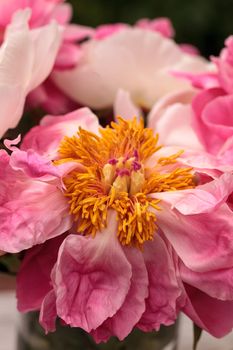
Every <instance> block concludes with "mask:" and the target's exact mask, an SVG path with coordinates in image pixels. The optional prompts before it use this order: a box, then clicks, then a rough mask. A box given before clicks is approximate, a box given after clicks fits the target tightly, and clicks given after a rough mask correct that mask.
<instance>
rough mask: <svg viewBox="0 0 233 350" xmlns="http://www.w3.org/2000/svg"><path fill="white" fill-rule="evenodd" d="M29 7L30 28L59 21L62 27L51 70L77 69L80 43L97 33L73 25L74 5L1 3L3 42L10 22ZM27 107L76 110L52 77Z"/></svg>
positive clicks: (30, 0)
mask: <svg viewBox="0 0 233 350" xmlns="http://www.w3.org/2000/svg"><path fill="white" fill-rule="evenodd" d="M26 8H29V9H30V10H31V18H30V21H29V27H30V29H36V28H37V29H38V30H40V28H42V27H44V26H46V25H48V24H50V23H51V22H56V23H57V24H59V25H60V26H61V27H62V28H63V31H62V34H61V35H62V38H61V41H60V45H59V50H58V52H57V53H56V60H55V58H54V62H53V63H54V64H53V66H51V67H50V71H51V69H52V68H53V69H56V70H64V69H70V68H73V67H74V66H76V64H77V62H78V60H79V58H80V55H81V50H80V47H79V45H78V41H79V40H82V39H83V38H85V37H86V36H90V35H92V34H93V32H94V30H93V29H92V28H89V27H85V26H79V25H75V24H70V23H69V22H70V20H71V17H72V6H71V4H69V3H65V1H64V0H36V1H35V0H1V1H0V42H1V41H2V40H3V38H4V35H5V31H6V28H7V26H8V25H9V23H10V22H11V19H12V18H13V16H14V13H15V12H17V11H18V10H23V9H26ZM46 36H47V35H46V34H45V37H46ZM45 66H46V64H45ZM50 71H49V73H50ZM35 87H36V86H35ZM27 104H28V105H29V106H30V107H31V108H35V107H38V106H41V107H43V108H44V109H45V110H46V111H47V112H49V113H53V114H59V113H63V112H67V111H70V110H72V109H73V107H75V108H77V104H74V102H72V101H71V100H70V99H69V98H68V97H66V96H65V95H64V94H63V93H62V92H61V91H59V89H58V88H57V87H56V86H55V85H54V84H53V81H52V79H51V78H49V79H48V82H46V85H44V84H42V85H40V86H39V88H38V89H35V90H34V91H33V92H32V93H31V94H30V95H29V97H28V99H27Z"/></svg>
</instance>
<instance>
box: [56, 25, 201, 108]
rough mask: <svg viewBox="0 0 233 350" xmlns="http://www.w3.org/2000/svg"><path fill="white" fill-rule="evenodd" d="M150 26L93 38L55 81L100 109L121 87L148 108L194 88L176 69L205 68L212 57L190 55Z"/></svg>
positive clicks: (190, 70) (121, 30)
mask: <svg viewBox="0 0 233 350" xmlns="http://www.w3.org/2000/svg"><path fill="white" fill-rule="evenodd" d="M143 23H144V24H143ZM153 23H156V22H153ZM142 24H143V25H142ZM138 25H140V23H139V24H138ZM150 26H152V23H150V22H146V23H145V22H141V25H140V27H143V29H142V28H137V27H131V28H130V27H126V28H122V26H119V27H117V30H116V32H115V33H114V34H112V35H107V36H106V38H104V39H103V40H95V39H92V40H89V41H88V42H86V43H84V44H83V45H82V57H81V59H80V61H79V64H78V65H77V67H76V68H75V69H73V70H70V71H63V72H54V74H53V75H52V76H53V79H54V81H55V83H56V84H57V86H58V87H59V88H60V89H61V90H62V91H63V92H64V93H66V94H67V95H68V96H69V97H70V98H71V99H73V100H74V101H77V102H79V103H81V104H84V105H87V106H90V107H93V108H97V109H98V108H107V107H112V106H113V103H114V100H115V98H116V95H117V92H118V90H119V89H122V90H125V91H126V92H128V93H129V94H130V97H131V99H132V100H133V102H134V103H135V104H136V105H137V106H140V107H143V108H146V109H150V108H151V107H152V106H153V104H154V103H155V102H156V101H157V100H158V99H159V98H161V97H163V96H164V95H166V94H168V93H172V92H180V91H183V90H186V89H190V88H191V87H190V84H189V83H188V82H187V81H185V80H182V79H177V78H176V77H174V76H173V75H172V74H171V72H170V71H173V70H174V71H185V72H205V71H206V70H207V63H206V61H205V60H204V59H202V58H201V57H199V56H192V55H190V54H186V53H184V52H183V51H182V50H181V49H180V47H179V46H178V45H176V44H175V42H173V41H172V40H171V39H169V38H167V37H165V36H164V35H161V34H160V33H159V32H158V31H155V30H151V29H149V30H148V27H149V28H150ZM145 27H146V29H144V28H145ZM114 28H115V29H116V27H114ZM110 32H111V30H110Z"/></svg>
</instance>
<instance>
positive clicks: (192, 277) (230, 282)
mask: <svg viewBox="0 0 233 350" xmlns="http://www.w3.org/2000/svg"><path fill="white" fill-rule="evenodd" d="M180 275H181V279H182V281H184V282H185V283H187V284H189V285H191V286H193V287H195V288H197V289H199V290H201V291H202V292H204V293H206V294H208V295H209V296H210V297H212V298H217V299H220V300H233V279H232V267H230V268H229V269H220V270H214V271H206V272H195V271H192V270H190V269H188V268H187V267H186V266H185V265H184V264H182V263H181V264H180Z"/></svg>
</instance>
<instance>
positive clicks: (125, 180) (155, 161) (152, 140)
mask: <svg viewBox="0 0 233 350" xmlns="http://www.w3.org/2000/svg"><path fill="white" fill-rule="evenodd" d="M157 142H158V136H154V135H153V132H152V130H151V129H148V128H144V125H143V121H141V122H139V123H138V122H137V121H136V119H134V120H132V121H126V120H124V119H122V118H119V119H118V123H111V127H106V128H104V129H100V130H99V135H96V134H93V133H91V132H89V131H86V130H83V129H81V128H80V129H79V131H78V133H77V135H75V136H73V137H65V139H64V140H63V141H62V143H61V145H60V149H59V153H60V159H59V160H57V161H56V162H55V164H60V163H62V162H67V161H76V162H78V163H80V164H82V166H83V167H82V170H81V171H80V169H79V170H74V171H72V172H71V173H70V174H68V175H67V176H66V177H65V178H64V184H65V186H66V191H65V195H66V196H67V197H68V198H69V203H70V213H71V214H72V215H73V216H74V220H75V221H76V223H77V232H78V233H80V234H84V235H92V236H93V237H94V236H95V234H96V232H97V231H101V229H103V228H104V227H106V226H107V213H108V210H109V209H113V210H115V211H116V212H117V218H118V232H117V236H118V239H119V241H120V242H121V244H123V245H136V246H141V245H142V244H143V243H144V242H145V241H148V240H152V239H153V237H154V234H155V233H156V230H157V225H156V214H155V212H156V210H161V209H160V207H159V205H158V203H159V200H158V199H155V198H154V196H153V197H152V196H151V194H154V193H156V192H163V191H175V190H182V189H187V188H193V187H194V186H195V185H194V179H193V174H192V172H191V171H192V169H191V168H184V167H182V166H180V165H179V164H178V161H177V158H178V157H179V156H180V154H181V153H182V152H183V151H181V152H178V153H176V154H174V155H172V156H169V157H163V158H159V157H156V152H157V151H158V150H159V149H160V148H161V147H159V146H157ZM149 165H150V166H149Z"/></svg>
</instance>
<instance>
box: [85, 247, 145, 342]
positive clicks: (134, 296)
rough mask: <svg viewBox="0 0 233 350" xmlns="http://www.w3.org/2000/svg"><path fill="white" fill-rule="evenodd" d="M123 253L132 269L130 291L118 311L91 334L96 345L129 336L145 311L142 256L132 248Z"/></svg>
mask: <svg viewBox="0 0 233 350" xmlns="http://www.w3.org/2000/svg"><path fill="white" fill-rule="evenodd" d="M124 252H125V255H126V257H127V260H128V261H129V263H130V264H131V267H132V279H131V285H130V289H129V292H128V294H127V296H126V298H125V301H124V303H123V305H122V307H121V308H120V310H118V311H117V312H116V314H115V315H114V316H113V317H111V318H108V319H107V320H106V321H105V322H104V323H103V324H102V325H101V326H100V327H98V328H97V329H96V330H94V331H92V332H91V334H92V336H93V337H94V339H95V341H96V342H97V343H99V342H101V341H107V340H108V339H109V338H110V337H111V336H116V337H118V339H120V340H123V339H124V338H125V337H127V336H128V335H129V334H130V332H131V331H132V329H133V327H134V326H135V325H136V323H137V322H138V321H139V320H140V318H141V316H142V314H143V312H144V311H145V298H147V297H148V276H147V271H146V267H145V263H144V260H143V257H142V254H141V252H140V251H139V250H137V249H136V248H133V247H130V248H125V249H124Z"/></svg>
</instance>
